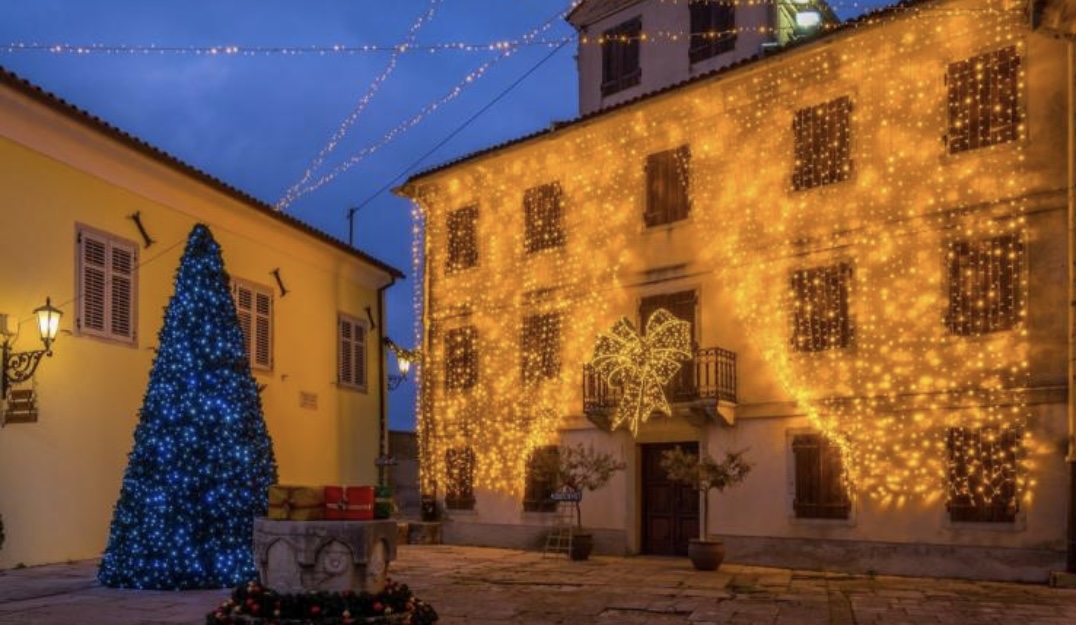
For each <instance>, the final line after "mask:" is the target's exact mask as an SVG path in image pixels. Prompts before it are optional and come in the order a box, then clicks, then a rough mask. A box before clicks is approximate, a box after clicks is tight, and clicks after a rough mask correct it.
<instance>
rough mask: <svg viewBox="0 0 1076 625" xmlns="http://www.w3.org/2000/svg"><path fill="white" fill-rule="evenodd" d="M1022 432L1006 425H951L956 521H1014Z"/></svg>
mask: <svg viewBox="0 0 1076 625" xmlns="http://www.w3.org/2000/svg"><path fill="white" fill-rule="evenodd" d="M1021 438H1022V435H1021V432H1020V431H1019V430H1016V429H1011V428H1007V429H1004V430H1001V431H998V430H997V429H996V428H989V427H984V428H976V429H972V428H949V431H948V432H947V437H946V451H947V452H948V456H949V487H950V490H949V501H948V502H947V504H946V507H947V508H948V511H949V518H950V520H952V521H953V522H963V523H1012V522H1013V521H1015V520H1016V513H1017V512H1018V511H1019V509H1020V503H1019V498H1018V492H1017V490H1016V473H1015V470H1016V461H1017V453H1016V449H1017V447H1018V446H1019V442H1020V439H1021Z"/></svg>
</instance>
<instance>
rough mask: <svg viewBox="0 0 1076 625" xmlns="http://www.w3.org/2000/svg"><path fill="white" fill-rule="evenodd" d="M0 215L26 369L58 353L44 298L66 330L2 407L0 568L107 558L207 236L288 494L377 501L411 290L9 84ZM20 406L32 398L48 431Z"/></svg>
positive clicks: (374, 264)
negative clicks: (390, 328)
mask: <svg viewBox="0 0 1076 625" xmlns="http://www.w3.org/2000/svg"><path fill="white" fill-rule="evenodd" d="M0 205H2V206H3V209H2V214H3V217H4V219H3V222H4V225H3V232H4V237H5V245H4V247H3V250H2V251H0V285H2V286H0V312H3V313H6V314H7V315H8V318H9V319H10V320H11V321H10V322H9V325H10V328H9V329H10V330H12V336H11V337H10V340H11V341H12V344H11V347H12V349H13V350H14V351H16V352H21V351H29V350H37V349H41V343H40V341H39V339H38V333H37V330H36V328H35V326H34V322H33V319H32V316H33V315H32V311H33V309H34V308H36V307H37V306H39V305H41V304H42V303H44V302H45V298H46V297H49V298H51V302H52V304H53V305H55V306H57V307H59V308H60V309H61V310H62V311H63V313H64V315H63V318H62V321H61V329H60V336H59V337H58V338H57V340H56V341H55V343H54V344H53V346H52V349H53V352H54V353H53V355H52V357H47V358H44V359H43V360H42V361H41V363H40V365H39V367H38V369H37V372H36V374H35V375H34V377H33V378H32V380H29V381H27V382H24V383H21V384H16V385H14V386H13V392H14V393H15V394H16V395H15V396H12V395H9V397H8V398H7V399H8V400H9V401H7V402H6V405H5V407H6V410H5V420H6V422H5V427H4V428H3V429H2V430H0V515H3V521H4V532H5V534H6V541H5V542H4V544H3V548H2V550H0V568H4V567H10V566H14V565H16V564H19V563H22V564H26V565H33V564H40V563H47V562H57V561H65V560H69V559H82V558H92V557H98V556H99V555H100V553H101V551H102V550H103V548H104V545H105V542H106V540H107V537H108V527H109V522H110V520H111V517H112V508H113V505H114V503H115V501H116V499H117V497H118V494H119V489H120V482H121V479H122V476H123V471H124V469H125V467H126V464H127V454H128V453H129V452H130V451H131V447H132V441H133V439H132V434H133V432H134V428H135V425H136V423H137V421H138V410H139V407H140V406H141V405H142V398H143V395H144V393H145V391H146V385H147V381H148V376H149V371H150V366H151V363H152V361H153V357H154V349H155V346H156V344H157V335H158V332H159V330H160V328H161V324H162V322H163V316H164V308H165V306H166V305H167V303H168V301H169V298H170V297H171V295H172V291H173V279H174V277H175V273H176V269H177V267H178V265H179V259H180V256H181V255H182V253H183V249H184V244H185V242H186V239H187V236H188V234H189V233H190V231H191V229H192V227H193V226H194V225H195V224H197V223H204V224H206V225H208V226H209V228H210V229H211V231H212V232H213V235H214V237H215V238H216V240H217V241H218V242H219V243H220V245H221V248H222V250H223V255H224V261H225V267H226V269H227V271H228V273H229V274H230V276H231V277H232V279H233V289H234V290H235V293H236V299H237V306H238V311H239V314H240V319H241V322H242V323H243V324H244V328H245V332H246V337H247V340H248V342H249V348H250V349H249V351H250V353H251V366H252V370H253V372H254V375H255V377H256V378H257V381H258V383H259V386H261V387H262V391H261V401H262V406H263V411H264V415H265V420H266V423H267V425H268V428H269V433H270V435H271V437H272V439H273V441H274V448H275V453H276V460H277V464H278V467H279V478H280V481H281V482H283V483H297V484H314V485H320V484H345V483H346V484H374V483H376V482H377V479H378V471H377V468H376V466H375V459H376V458H377V457H378V455H379V454H381V453H384V447H383V443H382V441H383V440H385V437H387V428H386V427H385V421H384V419H385V408H384V399H383V394H384V391H385V388H384V384H385V382H384V373H383V370H382V369H383V362H384V352H383V348H382V341H381V332H382V328H383V327H384V325H385V324H384V306H383V302H384V290H385V289H386V288H388V287H389V286H391V285H392V283H393V282H395V281H396V280H397V279H399V278H401V277H402V274H401V273H400V272H399V271H398V270H397V269H395V268H393V267H391V266H389V265H387V264H385V263H383V262H381V261H378V260H377V259H374V258H372V257H370V256H368V255H366V254H364V253H363V252H360V251H357V250H354V249H352V248H350V247H348V246H347V245H344V244H342V243H340V242H338V241H336V240H335V239H332V238H330V237H329V236H328V235H325V234H323V233H321V232H320V231H317V230H315V229H313V228H311V227H309V226H306V225H305V224H303V223H302V222H300V221H298V220H296V219H294V218H291V217H288V216H286V215H283V214H280V213H277V212H275V211H274V210H273V209H272V208H271V207H270V206H268V205H266V204H263V203H261V202H259V201H257V200H255V199H253V198H251V197H249V196H246V195H244V194H242V193H241V192H239V191H237V190H235V189H233V188H230V187H227V186H226V185H224V184H223V183H221V182H220V181H217V180H215V179H213V178H211V177H210V176H208V175H206V174H204V173H202V172H199V171H197V170H195V169H193V168H191V167H190V166H188V165H185V164H183V163H181V162H179V161H177V160H176V159H174V158H172V157H171V156H169V155H167V154H165V153H163V152H160V151H158V150H157V149H155V148H153V147H152V146H149V145H146V144H145V143H143V142H141V141H140V140H138V139H136V138H134V137H131V136H129V135H126V134H124V133H122V132H121V131H119V130H116V129H115V128H113V127H111V126H108V125H107V124H106V123H105V122H103V121H101V120H99V119H97V118H94V117H92V116H90V115H88V114H86V113H84V112H82V111H80V110H78V109H75V108H74V107H72V106H70V105H68V104H66V103H64V102H63V101H61V100H59V99H58V98H56V97H54V96H52V95H50V94H48V93H46V92H43V91H41V90H40V89H38V88H37V87H35V86H33V85H31V84H29V83H27V82H25V81H24V80H22V79H20V78H19V77H17V76H15V75H12V74H10V73H7V72H0ZM95 276H98V277H103V280H100V281H98V280H96V278H95ZM278 278H279V281H278ZM345 351H347V352H348V355H349V356H350V357H349V358H346V359H345V357H344V356H343V354H344V352H345ZM28 393H32V395H29V394H28ZM16 396H17V397H20V398H26V397H31V398H32V407H33V411H32V412H34V413H36V414H33V415H31V416H28V415H27V414H25V412H26V411H21V410H19V409H18V408H20V406H19V405H18V401H15V402H13V401H11V400H12V399H13V398H14V397H16Z"/></svg>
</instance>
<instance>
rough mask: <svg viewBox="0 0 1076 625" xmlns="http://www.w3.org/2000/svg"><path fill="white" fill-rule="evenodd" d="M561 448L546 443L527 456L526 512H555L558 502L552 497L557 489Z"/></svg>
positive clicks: (524, 500)
mask: <svg viewBox="0 0 1076 625" xmlns="http://www.w3.org/2000/svg"><path fill="white" fill-rule="evenodd" d="M559 463H560V448H558V447H557V446H556V445H546V446H544V447H539V448H537V449H535V450H534V451H532V452H531V455H530V457H529V458H527V483H526V487H525V489H524V491H523V511H524V512H554V511H556V509H557V502H556V501H554V500H553V499H552V496H553V493H554V492H556V490H557V471H556V469H557V465H558V464H559Z"/></svg>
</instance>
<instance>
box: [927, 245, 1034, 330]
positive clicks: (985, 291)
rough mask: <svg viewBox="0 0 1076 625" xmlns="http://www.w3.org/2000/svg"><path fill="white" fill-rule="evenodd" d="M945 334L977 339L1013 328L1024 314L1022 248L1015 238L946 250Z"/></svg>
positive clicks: (953, 246) (957, 246)
mask: <svg viewBox="0 0 1076 625" xmlns="http://www.w3.org/2000/svg"><path fill="white" fill-rule="evenodd" d="M948 263H949V308H948V311H947V312H946V316H945V323H946V327H947V328H948V329H949V332H951V333H952V334H957V335H961V336H976V335H980V334H987V333H990V332H999V331H1003V330H1010V329H1012V328H1013V327H1015V326H1016V325H1017V324H1018V323H1019V321H1020V317H1021V313H1022V310H1023V287H1022V285H1021V277H1022V273H1023V263H1024V245H1023V241H1022V240H1021V238H1020V237H1019V236H1018V235H1003V236H1000V237H993V238H989V239H980V240H975V241H969V240H960V241H953V242H951V243H950V244H949V255H948Z"/></svg>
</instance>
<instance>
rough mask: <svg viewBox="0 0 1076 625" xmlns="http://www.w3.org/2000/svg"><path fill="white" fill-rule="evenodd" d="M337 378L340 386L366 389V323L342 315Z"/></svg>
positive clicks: (340, 319)
mask: <svg viewBox="0 0 1076 625" xmlns="http://www.w3.org/2000/svg"><path fill="white" fill-rule="evenodd" d="M338 328H339V336H338V337H337V345H338V350H339V351H338V358H339V360H338V362H337V372H338V374H337V380H338V382H339V384H340V386H344V387H347V388H354V389H358V390H362V391H365V390H366V323H365V322H364V321H361V320H359V319H357V318H355V317H349V316H347V315H340V317H339V323H338Z"/></svg>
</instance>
